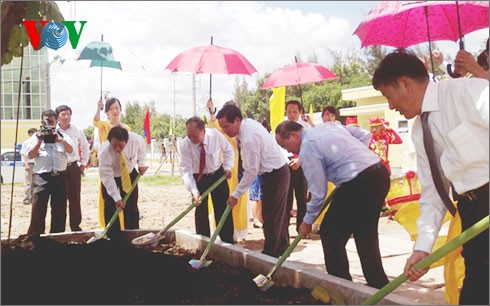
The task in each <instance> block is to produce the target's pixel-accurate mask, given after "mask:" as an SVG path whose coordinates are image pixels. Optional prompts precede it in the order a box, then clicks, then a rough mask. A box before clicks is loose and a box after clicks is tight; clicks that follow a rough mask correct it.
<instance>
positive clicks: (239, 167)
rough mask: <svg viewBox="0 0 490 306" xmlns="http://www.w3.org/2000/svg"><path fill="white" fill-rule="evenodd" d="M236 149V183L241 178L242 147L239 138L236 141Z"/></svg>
mask: <svg viewBox="0 0 490 306" xmlns="http://www.w3.org/2000/svg"><path fill="white" fill-rule="evenodd" d="M236 147H237V151H238V181H240V180H241V179H242V177H243V171H244V170H243V162H242V146H241V141H240V139H239V138H237V139H236Z"/></svg>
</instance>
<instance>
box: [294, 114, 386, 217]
mask: <svg viewBox="0 0 490 306" xmlns="http://www.w3.org/2000/svg"><path fill="white" fill-rule="evenodd" d="M358 136H359V137H360V138H356V137H354V136H353V135H352V134H351V133H350V132H349V131H348V130H347V129H345V128H344V127H343V126H341V125H339V124H336V123H333V122H332V123H329V122H326V123H325V124H322V125H319V126H317V127H315V128H313V129H307V130H303V131H302V134H301V147H300V153H299V159H300V161H301V168H303V172H304V175H305V177H306V180H307V182H308V190H309V191H310V193H311V200H310V201H309V202H308V203H307V204H306V205H307V211H306V215H305V217H304V219H303V222H305V223H307V224H313V222H314V221H315V218H316V217H317V216H318V215H319V213H320V209H321V207H322V204H323V202H324V200H325V196H326V195H327V192H328V185H327V182H328V181H330V182H332V183H333V184H334V185H335V186H340V185H341V184H342V183H345V182H349V181H351V180H352V179H354V178H355V177H357V175H359V173H360V172H362V171H363V170H364V169H366V168H368V167H369V166H372V165H374V164H376V163H379V162H380V158H379V157H378V156H377V155H375V154H374V153H373V152H372V151H371V150H369V148H368V147H367V146H366V145H365V144H364V143H363V142H362V141H363V138H362V135H361V134H359V135H358Z"/></svg>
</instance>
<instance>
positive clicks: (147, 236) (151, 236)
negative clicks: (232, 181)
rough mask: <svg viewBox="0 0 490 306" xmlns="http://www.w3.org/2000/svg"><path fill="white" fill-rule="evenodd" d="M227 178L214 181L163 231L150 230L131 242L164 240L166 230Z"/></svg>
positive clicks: (146, 242)
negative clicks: (153, 231)
mask: <svg viewBox="0 0 490 306" xmlns="http://www.w3.org/2000/svg"><path fill="white" fill-rule="evenodd" d="M225 178H226V176H225V175H223V176H222V177H220V178H219V179H218V180H217V181H216V182H214V184H213V185H211V186H210V187H209V188H208V189H207V190H206V191H204V192H203V194H201V196H200V197H199V199H198V200H197V201H194V202H193V203H192V205H190V206H189V207H188V208H186V209H185V210H184V211H183V212H182V213H180V215H178V216H177V218H175V219H174V220H172V221H171V222H170V223H169V224H168V225H167V226H165V228H164V229H162V230H161V231H159V232H158V233H156V234H155V233H151V232H150V233H148V234H145V235H143V236H139V237H136V238H134V239H133V240H131V243H132V244H134V245H148V244H153V243H156V242H158V241H160V240H162V239H163V238H165V235H164V233H165V232H166V231H168V230H169V229H170V228H171V227H172V226H174V225H175V224H176V223H177V222H179V221H180V219H182V218H183V217H184V216H185V215H187V213H188V212H189V211H191V210H192V209H193V208H194V207H196V206H197V203H199V202H201V201H202V200H203V199H204V198H206V197H207V196H208V194H209V193H210V192H212V191H213V190H214V189H216V187H218V185H219V184H221V182H223V181H224V180H225Z"/></svg>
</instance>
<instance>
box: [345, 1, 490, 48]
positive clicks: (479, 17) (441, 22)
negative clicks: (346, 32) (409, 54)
mask: <svg viewBox="0 0 490 306" xmlns="http://www.w3.org/2000/svg"><path fill="white" fill-rule="evenodd" d="M458 9H459V16H458ZM429 25H430V26H429ZM459 27H461V34H460V31H459ZM485 27H488V2H487V1H462V2H460V3H459V4H458V1H381V2H380V3H379V4H378V5H377V6H376V7H375V8H373V9H372V10H371V11H370V12H369V14H368V15H367V16H366V18H364V20H363V21H362V22H361V24H359V26H358V27H357V29H356V30H355V31H354V34H355V35H357V36H358V37H359V38H360V39H361V47H366V46H371V45H384V46H391V47H395V48H407V47H409V46H412V45H416V44H419V43H423V42H427V41H428V40H429V38H430V39H431V40H450V41H454V42H455V41H457V40H458V39H461V37H460V35H465V34H468V33H470V32H473V31H476V30H479V29H483V28H485ZM428 35H430V37H429V36H428Z"/></svg>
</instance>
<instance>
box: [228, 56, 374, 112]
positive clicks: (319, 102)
mask: <svg viewBox="0 0 490 306" xmlns="http://www.w3.org/2000/svg"><path fill="white" fill-rule="evenodd" d="M330 52H331V55H332V56H333V58H334V64H333V67H332V68H331V69H330V70H331V71H332V72H334V73H335V74H336V75H337V79H336V80H328V81H323V82H318V83H310V84H301V85H300V86H287V87H286V101H289V100H298V101H301V102H302V104H303V107H304V109H305V113H308V112H309V109H310V105H312V108H313V111H314V112H319V111H322V109H323V108H324V107H325V106H327V105H332V106H334V107H336V108H337V109H339V108H343V107H351V106H353V105H354V103H353V102H352V101H342V90H343V89H349V88H355V87H362V86H369V85H371V75H370V73H369V69H370V68H369V65H367V63H366V62H365V61H364V60H363V59H362V58H361V55H360V53H359V52H352V53H350V54H346V55H343V54H340V53H336V52H334V51H330ZM298 58H299V57H298ZM310 59H311V61H310V60H309V62H315V61H314V60H315V57H311V56H310ZM269 75H270V74H266V75H265V76H264V77H263V78H262V79H260V80H258V81H257V88H258V89H256V90H248V89H247V88H248V84H246V82H245V81H242V82H241V83H238V82H237V83H236V85H235V100H236V101H238V100H240V101H242V102H241V103H240V109H241V110H242V113H243V115H244V116H245V117H249V118H253V119H255V120H257V121H260V120H262V119H264V118H266V119H269V117H270V110H269V98H270V96H271V94H272V90H261V89H260V86H261V85H262V84H263V83H264V81H265V80H266V79H267V78H268V77H269Z"/></svg>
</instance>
